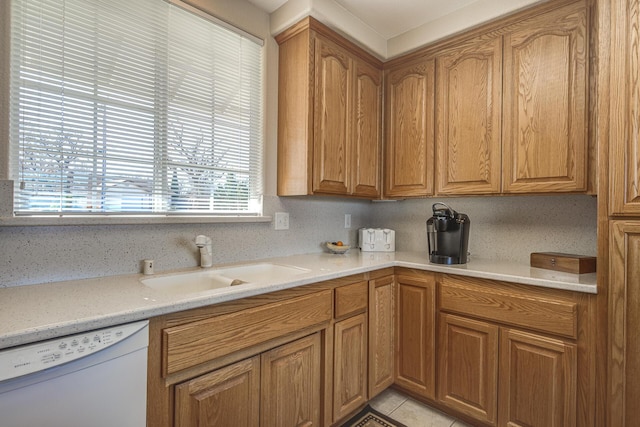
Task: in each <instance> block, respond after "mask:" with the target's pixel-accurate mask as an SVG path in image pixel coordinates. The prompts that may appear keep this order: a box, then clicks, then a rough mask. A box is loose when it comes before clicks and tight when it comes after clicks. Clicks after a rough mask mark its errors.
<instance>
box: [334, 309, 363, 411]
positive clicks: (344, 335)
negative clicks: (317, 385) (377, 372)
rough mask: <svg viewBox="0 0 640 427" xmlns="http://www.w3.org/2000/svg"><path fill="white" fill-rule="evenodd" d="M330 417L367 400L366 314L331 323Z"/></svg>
mask: <svg viewBox="0 0 640 427" xmlns="http://www.w3.org/2000/svg"><path fill="white" fill-rule="evenodd" d="M334 338H335V346H334V357H333V360H334V366H333V420H334V422H335V421H337V420H339V419H340V418H342V417H344V416H346V415H348V414H349V413H350V412H352V411H354V410H355V409H357V408H358V407H359V406H360V405H362V404H364V403H365V402H366V401H367V317H366V314H364V313H363V314H359V315H357V316H354V317H350V318H348V319H346V320H343V321H341V322H338V323H336V324H335V335H334Z"/></svg>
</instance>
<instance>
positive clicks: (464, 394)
mask: <svg viewBox="0 0 640 427" xmlns="http://www.w3.org/2000/svg"><path fill="white" fill-rule="evenodd" d="M438 351H439V354H440V364H439V366H438V368H439V374H440V382H439V385H438V400H440V401H441V402H442V403H444V404H445V405H447V406H449V407H451V408H453V409H455V410H458V411H460V412H462V413H465V414H467V415H469V416H471V417H473V418H475V419H477V420H480V421H483V422H485V423H488V424H490V425H496V420H497V397H498V327H497V326H495V325H492V324H490V323H486V322H479V321H476V320H470V319H465V318H463V317H458V316H453V315H450V314H441V315H440V338H439V340H438Z"/></svg>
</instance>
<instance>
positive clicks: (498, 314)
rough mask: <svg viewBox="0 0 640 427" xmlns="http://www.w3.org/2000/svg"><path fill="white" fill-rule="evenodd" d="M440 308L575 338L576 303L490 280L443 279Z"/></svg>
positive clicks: (538, 290) (539, 291)
mask: <svg viewBox="0 0 640 427" xmlns="http://www.w3.org/2000/svg"><path fill="white" fill-rule="evenodd" d="M440 308H441V309H442V310H445V311H450V312H455V313H461V314H466V315H470V316H474V317H479V318H483V319H487V320H492V321H495V322H498V323H506V324H511V325H516V326H521V327H524V328H528V329H534V330H538V331H543V332H548V333H551V334H554V335H561V336H565V337H570V338H577V323H578V319H577V317H578V315H577V311H578V310H577V308H578V307H577V303H576V302H574V301H571V300H569V299H562V298H560V297H556V296H553V295H550V296H546V295H543V290H541V289H536V290H535V291H534V290H532V291H531V292H527V291H526V290H525V289H522V288H521V287H518V286H516V285H513V286H509V285H507V284H504V283H501V282H494V281H491V280H482V279H470V278H466V277H456V276H447V275H445V276H443V278H442V285H441V287H440Z"/></svg>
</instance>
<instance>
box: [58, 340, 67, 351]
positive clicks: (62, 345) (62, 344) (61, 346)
mask: <svg viewBox="0 0 640 427" xmlns="http://www.w3.org/2000/svg"><path fill="white" fill-rule="evenodd" d="M58 348H59V349H60V350H64V349H65V348H67V343H66V342H64V341H62V342H61V343H60V344H58Z"/></svg>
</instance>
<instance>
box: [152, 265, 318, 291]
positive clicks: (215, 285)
mask: <svg viewBox="0 0 640 427" xmlns="http://www.w3.org/2000/svg"><path fill="white" fill-rule="evenodd" d="M308 271H310V270H308V269H306V268H300V267H293V266H290V265H282V264H272V263H268V262H263V263H257V264H244V265H237V266H232V267H223V268H216V269H210V270H209V269H208V270H198V271H190V272H187V273H176V274H168V275H163V276H156V277H149V278H145V279H142V280H141V282H142V284H144V285H145V286H147V287H149V288H152V289H155V290H158V291H162V292H166V293H172V294H189V293H195V292H203V291H209V290H213V289H222V288H228V287H230V286H234V285H241V284H244V283H259V282H267V281H274V280H284V279H287V278H289V277H291V276H295V275H297V274H302V273H306V272H308Z"/></svg>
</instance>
